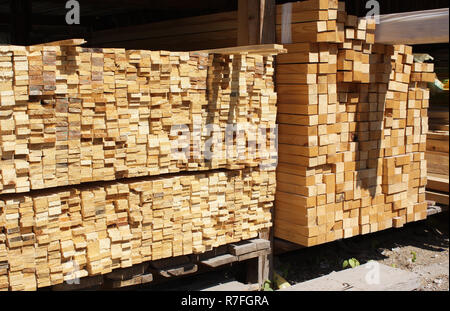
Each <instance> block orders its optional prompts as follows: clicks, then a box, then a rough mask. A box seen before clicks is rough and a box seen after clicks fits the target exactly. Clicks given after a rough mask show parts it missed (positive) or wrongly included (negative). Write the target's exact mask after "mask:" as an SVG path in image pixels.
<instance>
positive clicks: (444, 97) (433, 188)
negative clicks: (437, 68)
mask: <svg viewBox="0 0 450 311" xmlns="http://www.w3.org/2000/svg"><path fill="white" fill-rule="evenodd" d="M447 68H448V67H447ZM447 76H448V69H447ZM431 91H432V99H431V101H430V107H429V110H428V112H429V132H428V133H427V151H426V154H425V158H426V159H427V168H428V183H427V195H426V196H427V199H428V200H430V201H434V202H436V203H439V204H444V205H449V168H448V163H449V96H448V89H444V90H440V89H438V88H437V87H435V86H433V88H432V89H431Z"/></svg>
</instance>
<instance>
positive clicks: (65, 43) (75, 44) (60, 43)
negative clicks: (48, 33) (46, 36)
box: [33, 39, 87, 46]
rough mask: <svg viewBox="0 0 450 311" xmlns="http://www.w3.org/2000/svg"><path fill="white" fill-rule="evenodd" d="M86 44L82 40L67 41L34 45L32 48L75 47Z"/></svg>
mask: <svg viewBox="0 0 450 311" xmlns="http://www.w3.org/2000/svg"><path fill="white" fill-rule="evenodd" d="M86 42H87V41H86V40H84V39H67V40H60V41H52V42H47V43H41V44H35V45H33V46H77V45H82V44H85V43H86Z"/></svg>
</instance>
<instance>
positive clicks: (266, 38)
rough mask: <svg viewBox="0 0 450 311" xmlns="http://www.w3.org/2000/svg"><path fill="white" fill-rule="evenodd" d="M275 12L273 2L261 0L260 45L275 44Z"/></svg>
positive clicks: (273, 0)
mask: <svg viewBox="0 0 450 311" xmlns="http://www.w3.org/2000/svg"><path fill="white" fill-rule="evenodd" d="M276 10H277V7H276V4H275V0H261V10H260V12H261V18H260V25H261V27H260V31H261V32H260V33H261V34H260V38H261V42H260V43H261V44H271V43H276V28H275V27H276V26H275V24H276V14H277V11H276Z"/></svg>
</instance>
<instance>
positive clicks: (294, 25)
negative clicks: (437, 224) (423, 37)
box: [275, 0, 435, 246]
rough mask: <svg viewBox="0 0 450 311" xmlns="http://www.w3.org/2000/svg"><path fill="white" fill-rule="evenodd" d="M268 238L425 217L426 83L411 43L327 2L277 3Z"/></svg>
mask: <svg viewBox="0 0 450 311" xmlns="http://www.w3.org/2000/svg"><path fill="white" fill-rule="evenodd" d="M277 16H278V19H277V21H278V24H279V25H278V26H277V28H278V40H279V41H280V42H283V43H288V44H285V48H286V49H287V50H288V53H287V54H284V55H279V56H278V57H277V64H276V81H277V91H278V94H279V95H278V117H277V119H278V123H279V131H278V132H279V137H278V138H279V148H278V156H279V158H278V162H279V164H278V167H277V193H276V202H275V236H276V237H278V238H281V239H284V240H288V241H290V242H294V243H297V244H300V245H304V246H312V245H316V244H321V243H325V242H330V241H334V240H337V239H342V238H349V237H352V236H355V235H358V234H366V233H370V232H376V231H379V230H383V229H387V228H391V227H401V226H403V225H404V224H405V223H407V222H411V221H417V220H421V219H424V218H425V217H426V209H427V204H426V202H425V185H426V176H427V167H426V160H425V150H426V133H427V132H428V119H427V108H428V105H429V90H428V88H427V82H433V81H434V77H435V76H434V73H433V65H432V64H416V63H414V57H413V54H412V48H411V47H409V46H404V45H393V46H392V45H380V44H374V32H375V23H374V21H373V20H371V19H365V18H357V17H355V16H351V15H347V14H346V12H345V5H344V3H340V2H339V3H338V2H337V1H336V0H330V1H329V0H307V1H302V2H296V3H291V4H285V5H283V7H282V10H281V12H280V11H279V12H278V14H277Z"/></svg>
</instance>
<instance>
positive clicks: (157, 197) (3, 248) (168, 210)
mask: <svg viewBox="0 0 450 311" xmlns="http://www.w3.org/2000/svg"><path fill="white" fill-rule="evenodd" d="M274 194H275V172H273V171H256V170H251V169H248V170H237V171H226V172H210V173H205V174H189V175H183V176H175V177H147V178H144V179H142V178H141V179H139V180H136V181H135V180H125V181H122V182H108V183H104V184H102V185H96V186H84V185H81V186H76V187H72V188H68V187H63V188H55V189H50V190H47V191H46V192H39V191H36V192H31V193H28V194H26V195H19V194H14V195H8V196H2V197H1V198H0V210H1V212H0V218H1V219H2V227H1V228H2V230H4V232H3V233H1V234H0V267H1V264H2V262H4V261H6V262H7V263H8V264H9V269H8V271H7V273H6V269H5V268H3V269H2V270H0V281H1V282H0V289H2V288H6V289H7V288H8V277H9V287H10V289H11V290H34V289H36V287H44V286H50V285H56V284H59V283H61V282H62V281H63V280H65V281H70V279H72V278H75V277H78V278H80V277H84V276H87V275H96V274H106V273H109V272H111V271H112V270H113V269H116V268H125V267H130V266H131V265H135V264H139V263H142V262H145V261H150V260H157V259H161V258H168V257H174V256H180V255H187V254H192V253H203V252H205V251H208V250H211V249H212V248H213V247H217V246H220V245H224V244H228V243H234V242H238V241H240V240H245V239H249V238H254V237H257V236H258V233H259V232H260V231H261V230H262V229H267V228H269V227H270V226H271V222H270V219H271V214H270V209H271V206H272V201H273V199H274ZM6 259H7V260H6ZM74 265H76V267H77V269H76V271H75V272H74V273H71V272H72V271H73V270H74Z"/></svg>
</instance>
